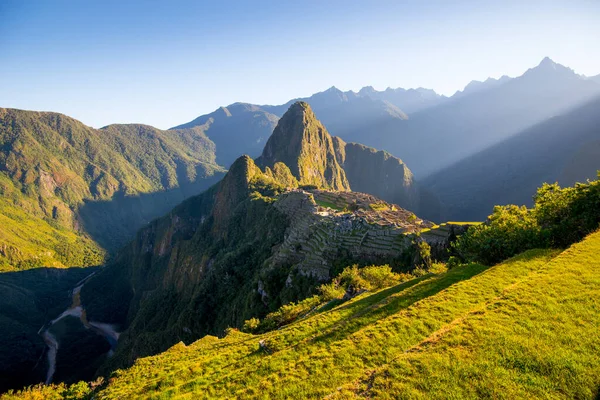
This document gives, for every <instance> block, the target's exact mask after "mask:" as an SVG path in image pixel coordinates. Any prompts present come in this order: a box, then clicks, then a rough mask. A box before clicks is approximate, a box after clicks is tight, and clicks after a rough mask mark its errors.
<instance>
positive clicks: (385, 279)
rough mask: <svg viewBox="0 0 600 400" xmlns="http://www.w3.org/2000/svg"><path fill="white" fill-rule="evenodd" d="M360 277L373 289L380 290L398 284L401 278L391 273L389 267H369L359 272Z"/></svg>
mask: <svg viewBox="0 0 600 400" xmlns="http://www.w3.org/2000/svg"><path fill="white" fill-rule="evenodd" d="M360 273H361V275H362V276H363V277H364V279H365V280H366V281H367V282H368V283H369V284H370V286H371V287H372V288H373V289H381V288H384V287H388V286H392V285H395V284H397V283H399V282H400V281H401V280H402V279H401V276H400V275H398V274H395V273H393V272H392V268H391V267H390V266H389V265H381V266H376V265H371V266H368V267H364V268H363V269H361V270H360Z"/></svg>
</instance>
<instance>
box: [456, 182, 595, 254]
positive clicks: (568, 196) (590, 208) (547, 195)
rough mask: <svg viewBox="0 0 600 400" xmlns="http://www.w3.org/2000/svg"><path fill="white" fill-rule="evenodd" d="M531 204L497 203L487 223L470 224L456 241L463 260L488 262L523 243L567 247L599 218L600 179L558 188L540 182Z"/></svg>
mask: <svg viewBox="0 0 600 400" xmlns="http://www.w3.org/2000/svg"><path fill="white" fill-rule="evenodd" d="M534 202H535V204H534V207H533V208H531V209H528V208H526V207H525V206H522V207H517V206H514V205H510V206H496V207H495V208H494V213H493V214H492V215H490V216H489V218H488V221H487V223H485V224H481V225H476V226H472V227H471V228H469V230H468V231H467V233H466V234H464V235H461V236H460V237H459V238H458V240H457V241H456V242H455V246H454V250H455V251H456V252H457V253H458V254H459V255H460V256H461V257H462V258H463V259H464V260H467V261H477V262H482V263H485V264H487V265H491V264H494V263H497V262H500V261H502V260H505V259H507V258H509V257H511V256H513V255H515V254H518V253H520V252H522V251H525V250H527V249H533V248H550V247H566V246H568V245H570V244H572V243H575V242H577V241H579V240H581V239H582V238H583V237H584V236H585V235H586V234H588V233H590V232H593V231H594V230H596V229H597V228H598V226H599V224H600V180H596V181H592V182H588V183H578V184H576V185H575V186H574V187H567V188H561V187H560V186H559V185H558V184H551V185H550V184H544V185H543V186H542V187H540V188H539V189H538V192H537V194H536V196H535V198H534Z"/></svg>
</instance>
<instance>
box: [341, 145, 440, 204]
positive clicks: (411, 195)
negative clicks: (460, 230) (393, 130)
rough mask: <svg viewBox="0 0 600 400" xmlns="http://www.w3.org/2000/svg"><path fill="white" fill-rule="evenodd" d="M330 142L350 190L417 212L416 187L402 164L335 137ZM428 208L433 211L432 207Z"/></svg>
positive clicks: (400, 161)
mask: <svg viewBox="0 0 600 400" xmlns="http://www.w3.org/2000/svg"><path fill="white" fill-rule="evenodd" d="M333 140H334V147H335V151H336V156H337V158H338V162H339V164H340V166H341V167H342V168H343V169H344V171H345V172H346V177H347V178H348V182H349V183H350V188H351V189H352V190H354V191H357V192H364V193H370V194H372V195H375V196H377V197H380V198H382V199H384V200H387V201H389V202H391V203H394V204H399V205H401V206H402V207H404V208H407V209H409V210H411V211H414V212H417V213H418V212H419V211H420V209H421V199H420V189H419V185H417V183H416V182H415V181H414V179H413V175H412V172H411V171H410V169H408V167H407V166H406V165H405V164H404V163H403V162H402V160H400V159H399V158H396V157H394V156H392V155H391V154H389V153H388V152H385V151H378V150H375V149H373V148H371V147H367V146H364V145H362V144H358V143H345V142H344V141H343V140H342V139H340V138H338V137H334V138H333ZM431 208H434V209H435V205H432V207H431Z"/></svg>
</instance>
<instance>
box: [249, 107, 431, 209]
mask: <svg viewBox="0 0 600 400" xmlns="http://www.w3.org/2000/svg"><path fill="white" fill-rule="evenodd" d="M278 162H282V163H283V164H285V165H287V166H289V167H290V170H291V173H292V175H294V177H295V178H296V179H297V180H298V182H299V183H300V185H316V186H318V187H323V188H330V189H333V190H353V191H358V192H364V193H369V194H373V195H375V196H378V197H380V198H381V199H383V200H386V201H389V202H392V203H395V204H399V205H400V206H402V207H404V208H407V209H409V210H411V211H413V212H418V210H419V206H420V204H419V202H420V197H419V196H420V194H419V189H418V185H417V183H416V182H414V180H413V176H412V172H411V171H410V170H409V169H408V167H407V166H406V165H405V164H404V163H403V162H402V160H400V159H398V158H396V157H393V156H392V155H390V154H389V153H386V152H384V151H377V150H376V149H373V148H370V147H367V146H364V145H361V144H357V143H346V142H344V141H343V140H341V139H340V138H338V137H332V136H331V135H329V133H328V131H327V129H325V127H324V126H323V125H322V124H321V123H320V122H319V120H317V118H316V115H315V114H314V113H313V111H312V107H310V106H309V105H308V103H305V102H301V101H300V102H296V103H294V104H292V105H291V106H290V108H289V110H288V112H287V113H286V114H285V115H284V117H282V119H281V120H280V121H279V124H278V125H277V128H275V130H274V131H273V135H272V136H271V137H270V138H269V140H268V142H267V144H266V146H265V149H264V151H263V154H262V156H261V157H259V158H258V159H257V164H258V165H259V166H261V167H262V168H265V167H269V168H273V167H274V166H275V165H276V164H277V163H278Z"/></svg>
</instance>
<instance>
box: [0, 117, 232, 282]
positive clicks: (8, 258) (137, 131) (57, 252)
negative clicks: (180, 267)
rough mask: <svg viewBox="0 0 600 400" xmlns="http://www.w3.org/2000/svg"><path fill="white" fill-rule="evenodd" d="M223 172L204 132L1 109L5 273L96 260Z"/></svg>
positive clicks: (0, 247)
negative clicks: (95, 124)
mask: <svg viewBox="0 0 600 400" xmlns="http://www.w3.org/2000/svg"><path fill="white" fill-rule="evenodd" d="M222 171H223V169H222V168H221V167H219V166H218V165H217V164H216V162H215V154H214V144H213V143H212V142H211V141H210V140H209V139H208V138H207V137H206V136H205V135H204V134H203V133H202V132H201V131H199V130H198V129H193V128H192V129H181V130H175V131H168V132H165V131H160V130H158V129H156V128H152V127H149V126H145V125H111V126H108V127H105V128H102V129H99V130H97V129H93V128H90V127H88V126H85V125H84V124H82V123H81V122H79V121H76V120H74V119H72V118H69V117H67V116H65V115H61V114H57V113H47V112H33V111H22V110H14V109H3V108H2V109H0V198H1V200H0V220H1V221H2V227H3V229H2V231H1V232H0V270H6V269H23V268H28V267H35V266H40V265H46V266H57V267H60V266H73V265H94V264H98V263H99V262H100V261H101V260H102V258H103V254H102V253H103V251H102V249H108V250H113V249H115V248H117V247H119V246H121V245H122V244H123V243H124V242H125V241H127V240H129V239H130V238H131V237H132V236H133V233H135V231H136V230H137V229H138V228H139V227H140V226H141V225H143V224H144V223H145V222H147V221H149V220H151V219H153V218H155V217H157V216H159V215H161V214H163V213H165V212H167V211H168V210H169V209H170V208H172V207H173V206H174V205H176V204H178V203H179V202H181V201H182V200H183V199H185V198H186V197H189V196H191V195H194V194H197V193H199V192H200V191H202V190H203V189H204V188H206V187H208V186H209V185H210V184H211V183H212V182H213V181H214V179H215V178H217V177H218V176H219V175H220V173H221V172H222Z"/></svg>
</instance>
